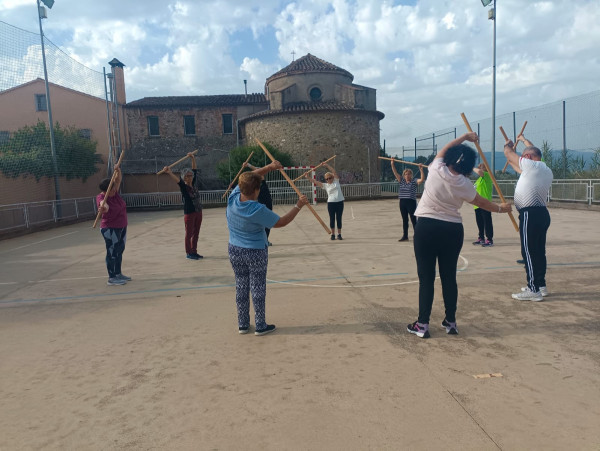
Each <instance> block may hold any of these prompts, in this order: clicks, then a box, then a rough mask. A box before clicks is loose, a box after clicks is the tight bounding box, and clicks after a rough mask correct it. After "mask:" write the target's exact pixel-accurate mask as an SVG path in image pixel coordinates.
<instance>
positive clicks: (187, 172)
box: [181, 168, 194, 178]
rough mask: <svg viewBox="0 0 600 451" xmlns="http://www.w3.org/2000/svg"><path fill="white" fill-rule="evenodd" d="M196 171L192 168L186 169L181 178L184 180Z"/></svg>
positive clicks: (183, 170)
mask: <svg viewBox="0 0 600 451" xmlns="http://www.w3.org/2000/svg"><path fill="white" fill-rule="evenodd" d="M193 173H194V171H192V170H191V169H190V168H185V169H182V170H181V178H184V177H185V176H186V175H188V174H193Z"/></svg>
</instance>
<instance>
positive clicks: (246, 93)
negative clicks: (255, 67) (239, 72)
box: [244, 80, 248, 97]
mask: <svg viewBox="0 0 600 451" xmlns="http://www.w3.org/2000/svg"><path fill="white" fill-rule="evenodd" d="M244 93H245V94H244V96H245V97H248V80H244Z"/></svg>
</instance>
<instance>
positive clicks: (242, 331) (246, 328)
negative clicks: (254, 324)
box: [238, 326, 250, 335]
mask: <svg viewBox="0 0 600 451" xmlns="http://www.w3.org/2000/svg"><path fill="white" fill-rule="evenodd" d="M249 330H250V328H249V327H248V326H246V327H239V328H238V332H239V333H240V335H245V334H247V333H248V331H249Z"/></svg>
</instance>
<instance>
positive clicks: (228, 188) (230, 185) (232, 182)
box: [221, 151, 254, 199]
mask: <svg viewBox="0 0 600 451" xmlns="http://www.w3.org/2000/svg"><path fill="white" fill-rule="evenodd" d="M253 154H254V151H252V152H250V155H248V158H246V161H244V164H243V165H242V167H241V168H240V170H239V172H238V173H237V175H236V176H235V178H234V179H233V180H232V181H231V183H230V184H229V186H228V187H227V191H225V194H223V197H222V198H221V199H223V198H225V197H227V193H228V192H229V190H230V189H231V187H232V186H233V184H234V183H235V181H236V180H237V178H238V177H239V176H240V174H241V173H242V171H243V170H244V167H245V166H246V164H247V163H248V162H249V161H250V158H252V155H253Z"/></svg>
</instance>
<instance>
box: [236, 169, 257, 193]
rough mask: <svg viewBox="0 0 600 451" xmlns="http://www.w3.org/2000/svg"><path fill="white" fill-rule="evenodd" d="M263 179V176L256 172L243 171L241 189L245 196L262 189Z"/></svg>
mask: <svg viewBox="0 0 600 451" xmlns="http://www.w3.org/2000/svg"><path fill="white" fill-rule="evenodd" d="M262 181H263V176H262V175H258V174H256V173H255V172H243V173H242V175H240V181H239V183H238V185H240V191H241V192H242V194H243V195H244V196H252V195H253V194H254V193H255V192H256V190H258V189H260V184H261V183H262Z"/></svg>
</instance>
